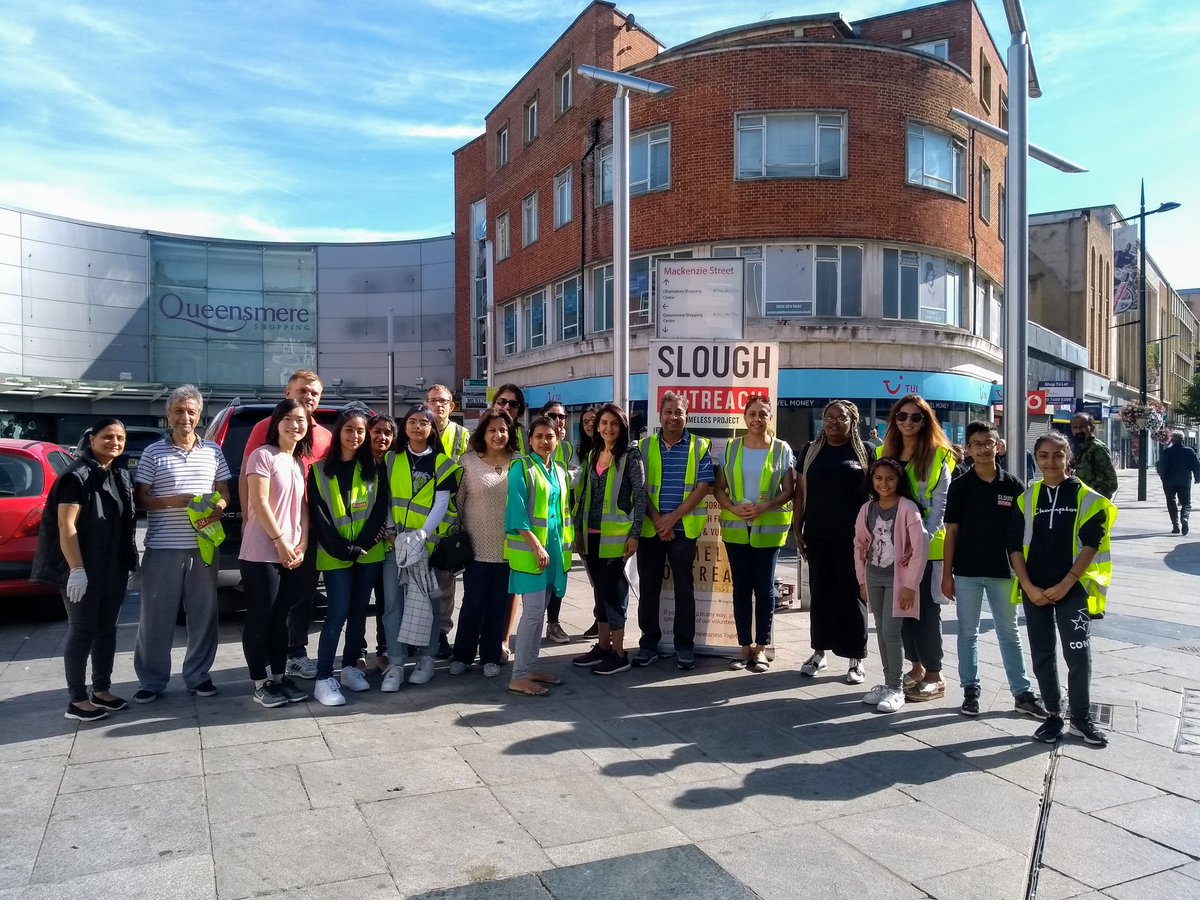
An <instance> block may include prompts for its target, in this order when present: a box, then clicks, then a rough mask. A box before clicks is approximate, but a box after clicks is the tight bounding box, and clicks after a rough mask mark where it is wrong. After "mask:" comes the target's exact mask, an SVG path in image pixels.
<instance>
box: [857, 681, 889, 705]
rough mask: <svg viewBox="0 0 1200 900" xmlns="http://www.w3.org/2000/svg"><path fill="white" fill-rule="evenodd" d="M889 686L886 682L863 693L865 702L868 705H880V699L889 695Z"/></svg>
mask: <svg viewBox="0 0 1200 900" xmlns="http://www.w3.org/2000/svg"><path fill="white" fill-rule="evenodd" d="M887 692H888V686H887V685H886V684H877V685H875V687H873V688H871V689H870V690H869V691H867V692H866V693H865V694H864V695H863V703H865V704H867V706H878V705H879V701H881V700H882V699H883V698H884V697H886V696H887Z"/></svg>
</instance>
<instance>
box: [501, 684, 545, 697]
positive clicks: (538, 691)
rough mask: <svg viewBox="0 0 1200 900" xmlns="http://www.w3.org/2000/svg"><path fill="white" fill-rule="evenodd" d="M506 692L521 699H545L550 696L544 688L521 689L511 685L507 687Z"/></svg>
mask: <svg viewBox="0 0 1200 900" xmlns="http://www.w3.org/2000/svg"><path fill="white" fill-rule="evenodd" d="M508 692H509V693H510V694H517V695H519V696H521V697H546V696H548V695H549V694H550V691H549V690H547V689H546V688H522V687H514V686H513V685H511V684H510V685H509V686H508Z"/></svg>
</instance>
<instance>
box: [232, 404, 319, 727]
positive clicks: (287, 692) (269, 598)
mask: <svg viewBox="0 0 1200 900" xmlns="http://www.w3.org/2000/svg"><path fill="white" fill-rule="evenodd" d="M311 452H312V417H311V415H310V414H309V412H308V409H307V408H306V407H305V406H304V405H303V404H302V403H300V402H299V401H298V400H282V401H280V402H279V404H278V405H277V406H276V407H275V410H274V412H272V413H271V420H270V424H269V425H268V426H267V442H266V444H264V445H263V446H262V447H259V448H258V449H257V450H255V451H254V452H253V453H251V454H250V455H249V456H248V457H246V463H245V467H244V468H245V472H246V476H247V501H248V502H247V504H246V521H245V524H244V525H243V526H242V549H241V553H239V554H238V559H239V560H240V562H241V570H242V584H243V586H244V588H245V596H246V622H245V624H244V625H243V627H242V652H243V653H244V654H245V656H246V665H247V667H248V668H249V669H250V677H251V678H252V679H253V680H254V700H255V702H257V703H260V704H261V705H263V706H267V707H274V706H285V705H286V704H288V703H296V702H299V701H301V700H307V699H308V694H307V693H306V692H305V691H302V690H301V689H300V688H299V687H298V686H297V685H296V684H295V683H293V682H292V680H291V679H290V678H289V677H288V676H287V675H286V674H284V669H285V667H286V665H287V650H288V646H287V644H288V635H287V613H288V601H287V598H286V597H280V596H279V581H280V575H281V574H282V573H283V572H284V570H287V569H295V568H296V567H297V566H299V565H300V564H301V563H302V562H303V561H304V551H305V549H306V548H307V546H308V507H307V506H305V504H304V465H303V463H302V462H301V457H303V456H306V455H307V454H309V453H311ZM268 666H270V668H271V674H272V676H273V677H274V680H271V679H270V678H268V677H267V667H268Z"/></svg>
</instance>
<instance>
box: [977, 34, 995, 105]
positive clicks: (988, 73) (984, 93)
mask: <svg viewBox="0 0 1200 900" xmlns="http://www.w3.org/2000/svg"><path fill="white" fill-rule="evenodd" d="M979 102H980V103H982V104H983V107H984V109H991V108H992V64H991V63H990V62H988V61H987V56H986V55H985V54H984V51H983V48H982V47H980V48H979Z"/></svg>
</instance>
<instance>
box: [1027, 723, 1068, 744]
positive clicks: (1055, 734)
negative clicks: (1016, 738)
mask: <svg viewBox="0 0 1200 900" xmlns="http://www.w3.org/2000/svg"><path fill="white" fill-rule="evenodd" d="M1062 733H1063V720H1062V717H1061V716H1047V717H1046V721H1045V722H1043V723H1042V724H1041V725H1039V726H1038V730H1037V731H1035V732H1034V733H1033V739H1034V740H1035V741H1041V742H1042V743H1043V744H1054V743H1057V742H1058V739H1059V738H1061V737H1062Z"/></svg>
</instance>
